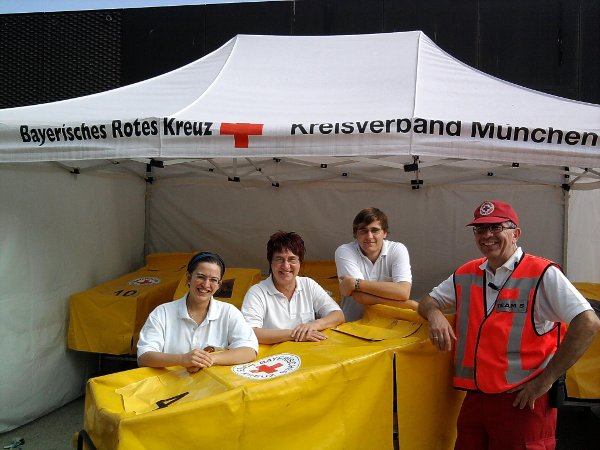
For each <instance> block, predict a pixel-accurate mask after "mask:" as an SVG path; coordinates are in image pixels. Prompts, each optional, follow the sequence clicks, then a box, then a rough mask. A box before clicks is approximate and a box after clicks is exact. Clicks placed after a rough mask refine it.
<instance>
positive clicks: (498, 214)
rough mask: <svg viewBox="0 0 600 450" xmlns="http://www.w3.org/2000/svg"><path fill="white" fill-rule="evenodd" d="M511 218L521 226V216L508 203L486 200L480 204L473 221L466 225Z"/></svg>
mask: <svg viewBox="0 0 600 450" xmlns="http://www.w3.org/2000/svg"><path fill="white" fill-rule="evenodd" d="M507 220H510V221H511V222H512V223H514V224H515V225H516V226H519V216H518V215H517V213H516V212H515V210H514V209H513V207H512V206H510V205H509V204H508V203H504V202H497V201H495V200H486V201H484V202H483V203H482V204H481V205H479V206H478V207H477V208H476V209H475V212H474V213H473V221H471V222H469V223H468V224H467V225H466V226H467V227H470V226H472V225H478V224H480V223H501V222H506V221H507Z"/></svg>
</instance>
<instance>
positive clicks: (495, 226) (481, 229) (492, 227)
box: [473, 223, 517, 234]
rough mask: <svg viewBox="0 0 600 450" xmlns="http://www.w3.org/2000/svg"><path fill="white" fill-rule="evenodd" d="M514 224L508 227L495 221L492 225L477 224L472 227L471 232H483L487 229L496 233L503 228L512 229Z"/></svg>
mask: <svg viewBox="0 0 600 450" xmlns="http://www.w3.org/2000/svg"><path fill="white" fill-rule="evenodd" d="M515 228H517V227H515V226H512V225H511V226H509V227H505V226H504V225H501V224H499V223H495V224H493V225H477V226H475V227H473V233H475V234H485V233H487V232H488V231H489V232H490V233H492V234H498V233H501V232H503V231H504V230H514V229H515Z"/></svg>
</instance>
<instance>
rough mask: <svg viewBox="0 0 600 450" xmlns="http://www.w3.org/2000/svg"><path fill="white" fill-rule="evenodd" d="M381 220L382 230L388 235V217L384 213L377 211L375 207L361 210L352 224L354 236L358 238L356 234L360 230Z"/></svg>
mask: <svg viewBox="0 0 600 450" xmlns="http://www.w3.org/2000/svg"><path fill="white" fill-rule="evenodd" d="M376 220H379V223H380V224H381V228H382V229H383V231H385V232H386V233H387V232H388V220H387V216H386V215H385V213H384V212H383V211H381V210H380V209H377V208H375V207H373V206H371V207H370V208H365V209H363V210H361V211H360V212H359V213H358V214H357V215H356V217H355V218H354V222H352V235H353V236H354V237H356V232H357V231H358V229H359V228H362V227H366V226H367V225H369V224H370V223H372V222H374V221H376Z"/></svg>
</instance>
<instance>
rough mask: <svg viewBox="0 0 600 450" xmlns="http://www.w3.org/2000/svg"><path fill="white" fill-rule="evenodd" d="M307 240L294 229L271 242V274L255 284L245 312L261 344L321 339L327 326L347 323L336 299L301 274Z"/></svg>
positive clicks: (275, 237)
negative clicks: (299, 274) (299, 273)
mask: <svg viewBox="0 0 600 450" xmlns="http://www.w3.org/2000/svg"><path fill="white" fill-rule="evenodd" d="M304 254H305V248H304V241H303V240H302V238H301V237H300V235H298V234H297V233H294V232H286V231H278V232H277V233H275V234H273V235H272V236H271V238H270V239H269V242H268V243H267V260H268V261H269V273H270V275H269V277H268V278H267V279H266V280H263V281H261V282H260V283H258V284H255V285H254V286H252V287H251V288H250V289H249V290H248V292H247V293H246V296H245V297H244V302H243V304H242V314H243V315H244V318H245V319H246V321H247V322H248V323H249V324H250V326H251V327H252V328H254V332H255V333H256V336H257V337H258V342H260V343H261V344H275V343H278V342H284V341H308V342H318V341H321V340H323V339H327V336H326V335H325V334H323V333H322V331H323V330H325V329H326V328H332V327H335V326H337V325H339V324H341V323H342V322H344V314H343V313H342V311H341V309H340V307H339V306H338V305H337V303H336V302H335V300H333V298H331V296H330V295H329V294H327V292H325V290H324V289H323V288H322V287H321V286H319V284H318V283H317V282H316V281H314V280H312V279H311V278H308V277H299V276H298V272H299V271H300V265H301V264H302V262H303V261H304Z"/></svg>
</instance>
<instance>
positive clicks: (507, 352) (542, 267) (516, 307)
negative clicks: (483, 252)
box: [454, 255, 559, 393]
mask: <svg viewBox="0 0 600 450" xmlns="http://www.w3.org/2000/svg"><path fill="white" fill-rule="evenodd" d="M484 261H485V259H479V260H475V261H471V262H470V263H467V264H465V265H464V266H462V267H461V268H459V269H458V270H457V271H456V272H455V274H454V285H455V292H456V299H457V332H458V335H457V343H456V349H455V362H454V367H455V375H454V386H455V387H458V388H462V389H470V390H481V391H483V392H488V393H497V392H504V391H506V390H508V389H510V388H512V387H514V386H517V385H519V384H521V383H523V382H525V381H527V380H528V379H530V378H532V377H533V376H535V375H536V374H537V373H539V372H540V371H541V370H543V368H544V367H546V365H547V364H548V362H549V360H550V359H551V358H552V356H553V354H554V352H555V351H556V347H557V343H558V339H559V334H558V328H557V327H556V326H555V327H553V329H552V330H550V331H549V332H547V333H544V334H542V335H538V334H537V331H536V330H535V324H534V321H533V305H534V303H535V295H536V293H537V286H538V284H539V280H540V279H541V277H542V276H543V274H544V272H545V271H546V270H547V268H548V267H549V266H550V265H553V264H554V263H552V262H551V261H548V260H546V259H544V258H539V257H534V256H530V255H524V257H523V258H522V260H521V262H520V263H519V265H518V266H517V267H516V268H515V270H514V271H513V273H512V274H511V276H510V277H509V278H508V280H507V281H506V283H505V284H504V286H502V288H501V289H500V292H499V293H498V298H497V299H496V302H495V303H494V308H493V310H492V311H491V312H490V314H489V315H488V316H486V301H485V274H484V272H483V271H482V270H481V269H480V268H479V266H480V265H481V264H482V263H483V262H484Z"/></svg>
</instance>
